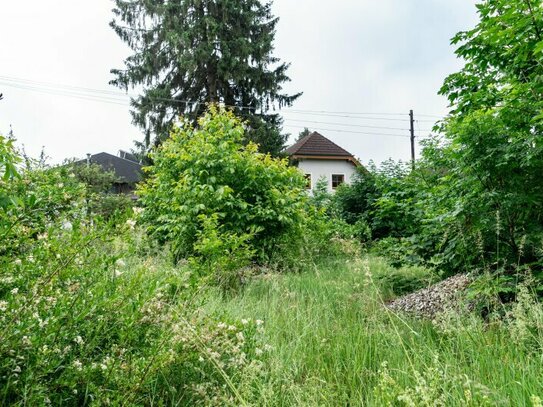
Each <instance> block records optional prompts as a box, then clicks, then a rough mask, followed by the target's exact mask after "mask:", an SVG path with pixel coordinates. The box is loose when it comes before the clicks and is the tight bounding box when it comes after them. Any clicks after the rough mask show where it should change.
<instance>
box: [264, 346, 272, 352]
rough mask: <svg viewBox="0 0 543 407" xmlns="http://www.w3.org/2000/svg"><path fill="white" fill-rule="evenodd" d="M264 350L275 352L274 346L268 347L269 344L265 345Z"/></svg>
mask: <svg viewBox="0 0 543 407" xmlns="http://www.w3.org/2000/svg"><path fill="white" fill-rule="evenodd" d="M264 350H265V351H266V352H271V351H272V350H273V346H271V345H268V344H265V345H264Z"/></svg>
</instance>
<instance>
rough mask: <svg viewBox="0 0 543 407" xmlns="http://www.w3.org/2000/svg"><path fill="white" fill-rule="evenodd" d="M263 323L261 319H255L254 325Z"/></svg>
mask: <svg viewBox="0 0 543 407" xmlns="http://www.w3.org/2000/svg"><path fill="white" fill-rule="evenodd" d="M263 323H264V321H262V320H261V319H257V320H256V326H260V325H262V324H263Z"/></svg>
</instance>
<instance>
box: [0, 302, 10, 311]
mask: <svg viewBox="0 0 543 407" xmlns="http://www.w3.org/2000/svg"><path fill="white" fill-rule="evenodd" d="M7 309H8V302H7V301H0V311H5V310H7Z"/></svg>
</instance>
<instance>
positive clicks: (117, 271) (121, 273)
mask: <svg viewBox="0 0 543 407" xmlns="http://www.w3.org/2000/svg"><path fill="white" fill-rule="evenodd" d="M113 275H114V276H115V277H120V276H122V275H123V272H122V271H120V270H117V269H115V271H114V272H113Z"/></svg>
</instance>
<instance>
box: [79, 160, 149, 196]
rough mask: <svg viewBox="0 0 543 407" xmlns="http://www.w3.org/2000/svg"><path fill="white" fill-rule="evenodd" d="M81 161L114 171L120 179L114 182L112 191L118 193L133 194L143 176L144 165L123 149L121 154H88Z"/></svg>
mask: <svg viewBox="0 0 543 407" xmlns="http://www.w3.org/2000/svg"><path fill="white" fill-rule="evenodd" d="M79 163H81V164H83V163H91V164H99V165H100V166H101V167H102V168H103V169H104V170H105V171H113V172H114V173H115V175H116V176H117V178H118V181H117V182H115V183H114V184H113V191H112V192H115V193H117V194H130V195H133V192H134V190H135V188H136V184H137V183H138V182H140V181H141V180H142V178H143V171H142V165H141V164H140V163H139V162H138V160H137V159H136V157H134V156H133V155H132V154H130V153H127V152H126V151H123V150H120V151H119V156H116V155H113V154H109V153H98V154H92V155H91V154H88V155H87V159H86V160H81V161H79ZM134 198H135V196H134Z"/></svg>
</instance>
